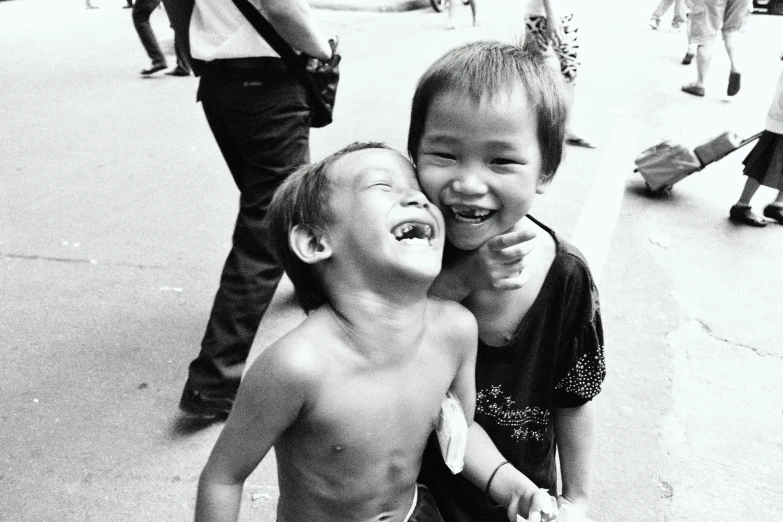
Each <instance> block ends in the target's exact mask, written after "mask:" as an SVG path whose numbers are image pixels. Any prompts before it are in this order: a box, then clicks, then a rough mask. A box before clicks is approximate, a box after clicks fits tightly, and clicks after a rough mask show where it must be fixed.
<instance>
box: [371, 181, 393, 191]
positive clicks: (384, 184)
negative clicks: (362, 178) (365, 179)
mask: <svg viewBox="0 0 783 522" xmlns="http://www.w3.org/2000/svg"><path fill="white" fill-rule="evenodd" d="M372 186H373V187H380V188H382V189H391V188H392V186H391V183H389V182H388V181H377V182H375V183H373V184H372Z"/></svg>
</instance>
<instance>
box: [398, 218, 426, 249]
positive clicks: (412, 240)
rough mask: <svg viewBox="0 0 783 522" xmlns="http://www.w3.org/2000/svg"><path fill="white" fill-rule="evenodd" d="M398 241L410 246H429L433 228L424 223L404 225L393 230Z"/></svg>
mask: <svg viewBox="0 0 783 522" xmlns="http://www.w3.org/2000/svg"><path fill="white" fill-rule="evenodd" d="M392 233H393V234H394V237H395V238H396V239H397V241H400V242H401V243H405V244H408V245H429V244H430V239H432V227H431V226H429V225H426V224H424V223H402V224H400V225H397V226H396V227H394V230H392Z"/></svg>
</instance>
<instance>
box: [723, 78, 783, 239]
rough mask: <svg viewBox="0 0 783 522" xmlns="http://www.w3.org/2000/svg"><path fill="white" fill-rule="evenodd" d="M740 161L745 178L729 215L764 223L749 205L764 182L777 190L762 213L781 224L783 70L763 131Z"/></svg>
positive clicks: (756, 224) (733, 218)
mask: <svg viewBox="0 0 783 522" xmlns="http://www.w3.org/2000/svg"><path fill="white" fill-rule="evenodd" d="M743 163H744V164H745V170H744V174H745V176H747V177H748V179H747V180H746V181H745V187H744V188H743V189H742V194H740V198H739V201H737V203H736V204H735V205H734V206H732V207H731V210H730V211H729V219H731V221H733V222H735V223H742V224H744V225H750V226H752V227H764V226H766V225H767V222H766V220H765V219H764V218H762V217H761V216H759V215H758V214H756V213H755V212H753V210H751V207H750V201H751V199H753V196H754V195H755V194H756V191H757V190H758V189H759V187H760V186H761V185H764V186H765V187H770V188H773V189H775V190H777V191H778V194H777V197H776V198H775V201H773V202H772V203H770V204H769V205H767V206H766V207H764V215H765V216H766V217H768V218H770V219H774V220H775V221H777V222H778V223H780V224H782V225H783V71H781V73H780V76H779V77H778V84H777V88H776V90H775V96H774V97H773V98H772V104H771V105H770V106H769V111H768V112H767V122H766V125H765V127H764V132H763V133H762V134H761V137H760V138H759V141H758V142H757V143H756V146H755V147H753V149H752V150H751V151H750V153H749V154H748V156H747V157H746V158H745V160H744V161H743Z"/></svg>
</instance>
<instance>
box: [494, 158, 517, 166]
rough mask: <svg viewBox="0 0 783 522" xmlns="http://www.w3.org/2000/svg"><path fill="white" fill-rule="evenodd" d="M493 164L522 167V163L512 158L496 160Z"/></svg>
mask: <svg viewBox="0 0 783 522" xmlns="http://www.w3.org/2000/svg"><path fill="white" fill-rule="evenodd" d="M492 163H493V164H495V165H522V162H520V161H518V160H515V159H511V158H495V159H493V160H492Z"/></svg>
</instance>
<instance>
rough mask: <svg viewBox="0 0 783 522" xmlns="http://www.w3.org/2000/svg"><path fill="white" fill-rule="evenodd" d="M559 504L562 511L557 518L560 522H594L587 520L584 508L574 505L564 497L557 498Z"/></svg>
mask: <svg viewBox="0 0 783 522" xmlns="http://www.w3.org/2000/svg"><path fill="white" fill-rule="evenodd" d="M557 504H558V509H559V510H560V512H559V514H558V516H557V520H558V522H593V521H592V520H591V519H589V518H587V514H586V513H585V508H584V506H580V505H577V504H572V503H571V502H569V501H568V500H566V499H565V498H563V496H562V495H561V496H559V497H557Z"/></svg>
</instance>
